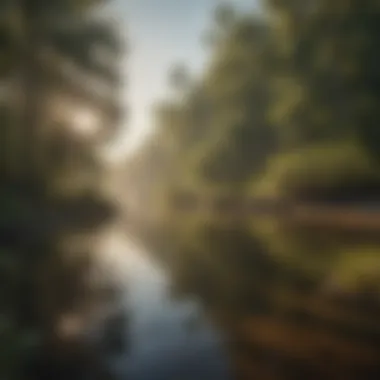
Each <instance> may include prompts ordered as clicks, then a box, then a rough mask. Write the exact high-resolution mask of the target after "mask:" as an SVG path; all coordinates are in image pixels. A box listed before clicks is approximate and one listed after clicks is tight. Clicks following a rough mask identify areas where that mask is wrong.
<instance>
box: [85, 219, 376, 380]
mask: <svg viewBox="0 0 380 380" xmlns="http://www.w3.org/2000/svg"><path fill="white" fill-rule="evenodd" d="M192 223H193V224H190V223H189V225H186V223H185V221H184V220H182V222H181V223H178V224H177V225H176V226H175V227H176V228H174V229H173V230H172V233H173V235H172V239H171V241H172V244H171V247H172V248H173V250H172V252H171V254H168V255H162V254H161V253H160V252H158V248H157V249H156V250H155V249H154V248H150V250H148V249H147V248H146V247H145V246H144V245H143V244H142V243H141V242H139V241H138V239H137V238H136V236H135V235H133V234H130V233H128V232H127V229H125V228H124V227H120V226H119V227H117V228H115V229H113V230H112V232H111V233H109V234H108V235H107V238H106V239H105V240H104V244H103V245H101V246H99V247H98V251H99V252H98V253H99V257H101V258H102V260H103V264H102V266H103V268H106V267H107V266H108V268H109V269H107V270H109V272H108V276H109V277H111V278H113V280H114V281H115V284H117V286H118V287H119V290H120V294H121V296H120V300H119V302H118V304H117V306H116V309H115V310H118V312H119V313H120V315H123V316H124V317H125V318H124V319H123V318H121V319H120V320H119V322H118V323H115V320H112V319H110V317H106V318H105V319H104V320H105V321H106V322H104V323H103V327H104V326H108V327H110V326H111V327H112V326H113V327H114V329H116V331H114V334H113V335H114V337H115V336H116V338H117V339H116V341H119V343H120V341H122V343H124V344H121V345H119V349H116V350H115V345H114V347H113V348H109V347H111V346H112V345H111V346H109V347H108V348H107V349H106V351H105V352H106V353H105V355H104V357H105V359H106V362H107V365H108V366H109V368H110V369H111V370H112V373H113V375H114V377H115V379H116V380H121V379H132V380H148V379H149V380H177V379H184V380H186V379H192V380H193V379H199V380H202V379H205V380H206V379H207V380H208V379H221V380H223V379H226V380H227V379H239V380H250V379H264V380H266V379H268V380H269V379H278V380H283V379H284V380H285V379H286V380H287V379H289V380H291V379H295V378H297V379H320V378H324V379H331V380H333V379H345V380H346V379H347V380H349V379H352V380H354V379H363V378H366V379H378V378H380V323H379V321H380V297H379V294H380V238H379V236H378V234H377V233H374V232H373V231H372V232H371V233H364V232H363V231H358V232H357V233H353V231H350V232H349V233H347V232H344V231H341V230H338V231H333V230H329V228H327V229H326V228H324V229H315V228H310V227H307V226H303V227H302V226H298V227H295V226H294V225H289V224H288V223H286V221H284V220H283V219H282V220H276V219H275V218H261V219H258V220H256V221H251V222H250V224H246V225H243V224H239V225H236V226H235V227H231V226H223V225H212V224H209V223H201V222H199V223H195V224H194V221H193V222H192ZM150 247H152V246H150ZM173 290H174V292H173ZM101 325H102V323H98V325H97V326H96V329H95V331H97V337H98V338H96V336H95V335H93V332H92V335H91V334H90V335H91V336H92V339H95V341H94V342H95V344H97V345H99V346H100V345H101V344H104V341H105V339H104V336H105V335H104V334H101V333H99V332H101V331H104V329H103V330H102V329H100V328H99V326H101ZM115 326H116V327H115ZM93 331H94V330H93ZM121 338H123V339H121ZM117 346H118V344H116V347H117Z"/></svg>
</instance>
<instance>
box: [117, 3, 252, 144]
mask: <svg viewBox="0 0 380 380" xmlns="http://www.w3.org/2000/svg"><path fill="white" fill-rule="evenodd" d="M220 2H221V0H116V1H115V5H114V8H116V11H117V15H118V18H119V19H120V20H121V22H122V29H123V32H124V33H126V34H127V35H128V38H129V45H130V47H129V53H128V54H129V55H128V56H127V57H126V61H125V65H124V67H125V75H126V82H127V86H126V89H125V94H124V101H125V104H126V105H127V107H128V108H129V110H130V111H129V112H130V115H129V117H128V120H127V126H128V129H129V130H130V132H129V134H128V136H127V138H124V139H120V140H119V144H118V145H119V149H118V151H125V150H126V149H129V150H130V149H133V146H135V145H136V144H137V143H138V142H139V141H141V140H142V138H143V136H144V135H145V134H146V132H148V131H149V129H150V128H151V126H152V124H153V123H152V120H151V119H150V107H151V105H152V104H153V103H154V101H156V100H159V99H162V98H163V97H165V95H166V93H167V86H166V79H167V73H168V70H169V68H170V66H171V65H172V64H173V63H176V62H185V63H186V64H187V65H188V66H189V67H190V69H191V70H193V71H195V72H199V71H201V70H202V67H203V65H204V63H205V60H206V59H207V50H206V49H205V48H204V47H202V45H201V41H200V37H201V35H202V32H204V31H205V30H207V28H208V26H209V25H210V21H211V17H212V10H213V8H214V7H215V5H216V4H218V3H220ZM230 3H233V4H236V5H237V7H238V8H240V9H241V8H243V9H252V8H254V6H255V4H257V0H231V1H230ZM126 146H127V148H126Z"/></svg>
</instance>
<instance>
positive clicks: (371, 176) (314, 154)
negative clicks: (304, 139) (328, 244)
mask: <svg viewBox="0 0 380 380" xmlns="http://www.w3.org/2000/svg"><path fill="white" fill-rule="evenodd" d="M370 187H377V188H378V189H379V188H380V170H379V169H378V168H377V167H376V165H375V163H374V162H372V161H371V158H370V156H369V155H368V154H367V152H366V151H365V150H364V149H363V148H362V147H360V146H359V145H358V144H354V143H351V142H342V143H335V144H334V143H330V144H323V145H317V146H313V147H308V148H302V149H298V150H296V151H293V152H291V153H287V154H280V155H278V156H275V157H274V158H273V159H272V160H271V161H270V162H269V164H268V166H267V170H266V172H265V174H264V176H263V177H262V178H261V180H259V182H258V183H255V184H254V185H253V187H252V188H251V190H252V191H253V193H254V195H256V196H267V197H274V198H277V197H280V198H297V199H300V198H301V199H304V198H306V199H309V198H318V197H319V196H322V197H327V198H328V196H329V194H331V193H334V192H336V190H339V191H341V192H344V191H346V192H349V191H351V190H352V189H357V188H363V189H364V188H366V189H368V188H370ZM352 191H354V190H352Z"/></svg>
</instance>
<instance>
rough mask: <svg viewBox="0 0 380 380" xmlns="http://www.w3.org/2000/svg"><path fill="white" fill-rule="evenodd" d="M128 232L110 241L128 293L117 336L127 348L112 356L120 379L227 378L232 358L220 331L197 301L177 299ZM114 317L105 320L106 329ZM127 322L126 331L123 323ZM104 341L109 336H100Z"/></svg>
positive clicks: (165, 279) (149, 256)
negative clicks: (229, 359)
mask: <svg viewBox="0 0 380 380" xmlns="http://www.w3.org/2000/svg"><path fill="white" fill-rule="evenodd" d="M123 234H124V233H123V232H121V233H120V232H119V233H115V234H114V235H113V236H112V237H110V239H109V240H108V246H107V247H106V248H103V249H105V250H106V251H107V252H113V253H114V254H115V255H116V256H118V257H119V258H118V260H119V261H120V260H121V261H122V262H119V265H118V266H119V268H123V270H124V279H125V285H124V288H125V290H126V291H125V296H124V300H123V302H122V305H121V306H122V308H121V310H123V311H124V318H125V317H126V316H127V317H126V319H123V317H122V315H120V316H119V318H120V319H119V320H118V322H120V325H119V327H116V326H115V325H113V326H112V323H111V326H112V328H113V329H115V330H114V331H113V333H114V337H115V336H116V337H117V335H118V334H117V330H119V336H118V337H117V339H118V340H120V338H121V337H120V335H122V336H124V339H125V341H127V342H128V344H127V346H126V347H125V348H124V349H123V350H121V351H119V352H112V350H109V351H108V352H107V355H108V356H109V361H110V364H111V367H112V368H113V370H114V373H115V375H116V377H117V378H120V379H124V378H128V379H136V380H140V379H141V380H143V379H149V380H156V379H157V380H159V379H162V380H163V379H165V380H171V379H173V380H174V379H176V380H177V379H179V378H180V379H205V380H206V379H207V380H208V379H228V364H227V363H228V361H227V359H226V357H225V356H224V353H223V349H222V344H221V341H220V338H219V337H218V334H217V332H216V330H215V329H214V328H213V327H212V326H211V325H210V324H209V323H208V322H207V320H205V318H204V316H203V315H202V313H201V310H200V309H199V307H198V305H197V302H195V301H194V300H190V299H184V300H183V301H181V302H179V301H174V300H173V299H171V297H170V293H169V289H170V287H169V282H168V279H167V277H166V273H165V271H164V270H163V269H162V268H160V267H158V266H157V265H156V264H155V263H154V262H153V261H152V260H151V257H153V255H148V254H147V253H146V252H144V250H143V249H142V247H140V246H139V245H138V244H135V243H133V239H132V238H131V237H128V236H126V237H125V239H123ZM109 322H112V321H111V320H110V319H109V318H108V319H107V320H106V321H105V323H104V326H105V328H104V329H103V332H104V331H105V330H106V326H107V323H109ZM121 326H123V331H122V330H121V329H120V327H121ZM98 332H99V330H98ZM98 337H99V340H98V341H99V344H100V342H101V341H102V337H103V338H104V334H101V333H100V334H98Z"/></svg>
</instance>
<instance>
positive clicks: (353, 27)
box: [126, 0, 380, 213]
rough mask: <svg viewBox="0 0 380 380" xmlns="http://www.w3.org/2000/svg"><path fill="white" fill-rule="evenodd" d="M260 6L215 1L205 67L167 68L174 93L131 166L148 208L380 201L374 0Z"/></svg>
mask: <svg viewBox="0 0 380 380" xmlns="http://www.w3.org/2000/svg"><path fill="white" fill-rule="evenodd" d="M260 4H261V8H260V11H259V12H255V13H252V14H247V13H246V12H245V13H239V12H238V11H237V10H236V7H235V8H234V6H233V5H228V4H222V5H221V6H219V7H218V8H217V9H216V10H215V12H214V15H213V18H212V23H211V25H210V27H209V30H208V31H207V33H205V35H204V36H203V38H202V40H201V41H200V43H202V44H204V45H205V49H208V52H209V60H208V65H207V67H206V69H205V70H204V71H203V73H202V74H201V75H197V76H195V75H192V73H191V70H190V69H189V68H188V67H187V66H186V63H178V64H177V65H175V66H174V68H173V69H172V70H171V71H170V72H169V74H168V83H169V84H170V85H171V86H172V88H173V96H172V97H171V98H167V99H163V100H162V101H158V102H157V106H156V108H155V112H156V113H155V119H154V120H155V126H154V131H153V133H152V134H151V136H150V138H149V139H148V141H146V143H145V145H144V146H143V148H142V149H140V151H139V152H138V158H136V159H135V158H134V159H133V160H131V161H130V162H129V163H128V166H127V167H128V169H127V174H126V176H127V178H129V179H130V181H131V182H132V181H133V183H135V184H136V186H138V184H139V183H141V184H140V187H141V188H145V189H146V199H145V201H144V202H143V203H144V204H145V205H147V204H148V203H147V202H149V201H150V202H149V206H147V207H148V208H149V209H154V208H155V207H157V205H160V206H163V208H164V209H165V210H166V211H167V210H168V200H170V199H173V196H174V195H179V194H190V195H192V196H193V197H195V198H200V199H202V198H204V197H205V196H207V197H209V198H210V199H215V198H217V197H219V196H226V195H229V196H233V197H234V198H235V199H241V198H244V197H249V198H252V199H269V200H279V199H280V200H281V199H282V200H289V201H314V202H315V201H322V202H353V201H355V202H357V201H359V202H360V201H363V200H372V201H378V199H379V198H378V194H379V189H380V187H379V185H380V177H379V174H380V173H379V168H380V166H379V149H378V146H377V145H378V142H379V141H380V140H379V138H380V135H379V133H380V132H379V128H378V121H379V113H378V104H377V103H378V97H379V83H378V82H379V70H378V63H379V57H380V56H379V54H378V51H379V45H378V44H379V41H378V33H379V29H378V28H379V26H378V20H379V13H378V6H379V5H378V2H377V1H376V0H365V1H359V0H357V1H354V0H352V1H351V0H342V1H334V2H331V1H327V0H308V1H293V0H291V1H287V0H284V1H277V0H272V1H271V0H266V1H261V3H260ZM134 173H135V175H134ZM140 173H149V174H147V175H146V176H141V175H140ZM152 173H153V174H152ZM145 177H146V178H145ZM165 205H166V206H165ZM164 213H165V211H164Z"/></svg>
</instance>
